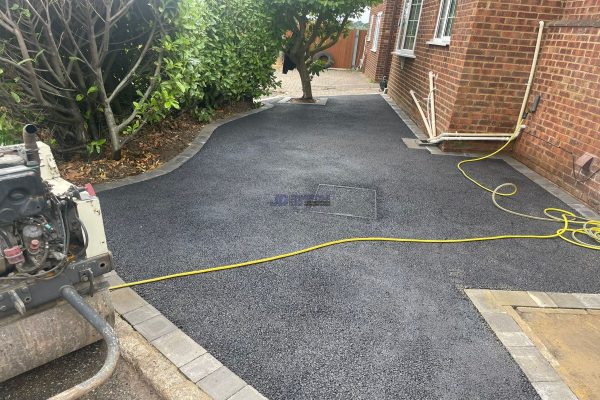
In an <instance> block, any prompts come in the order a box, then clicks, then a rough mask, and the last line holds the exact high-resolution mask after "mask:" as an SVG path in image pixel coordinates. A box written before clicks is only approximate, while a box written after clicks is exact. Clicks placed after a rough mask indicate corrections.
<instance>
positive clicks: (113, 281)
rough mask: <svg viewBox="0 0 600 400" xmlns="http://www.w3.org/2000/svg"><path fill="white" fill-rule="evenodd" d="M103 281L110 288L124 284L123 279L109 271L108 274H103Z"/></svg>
mask: <svg viewBox="0 0 600 400" xmlns="http://www.w3.org/2000/svg"><path fill="white" fill-rule="evenodd" d="M104 279H106V282H108V284H109V285H110V286H117V285H122V284H124V283H125V281H124V280H123V279H121V277H120V276H119V274H117V273H116V272H115V271H110V272H109V273H108V274H104Z"/></svg>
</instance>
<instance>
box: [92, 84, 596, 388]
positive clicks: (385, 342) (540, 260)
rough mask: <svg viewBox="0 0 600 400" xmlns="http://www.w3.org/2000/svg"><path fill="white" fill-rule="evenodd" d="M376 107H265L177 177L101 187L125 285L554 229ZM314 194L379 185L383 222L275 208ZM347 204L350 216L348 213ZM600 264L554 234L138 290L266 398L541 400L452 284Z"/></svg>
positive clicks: (533, 279) (343, 103)
mask: <svg viewBox="0 0 600 400" xmlns="http://www.w3.org/2000/svg"><path fill="white" fill-rule="evenodd" d="M403 137H413V136H412V134H411V133H410V132H409V131H408V129H407V128H406V126H405V125H404V124H403V122H402V121H401V120H400V119H399V118H398V117H397V116H396V114H395V113H394V112H393V110H392V109H391V108H390V107H389V106H388V105H387V103H386V102H385V101H384V99H382V98H381V97H380V96H377V95H374V96H350V97H332V98H330V99H329V102H328V103H327V106H325V107H321V106H311V105H297V104H276V105H275V106H274V108H272V109H270V110H267V111H264V112H261V113H258V114H255V115H252V116H250V117H247V118H243V119H240V120H237V121H234V122H232V123H229V124H227V125H224V126H222V127H221V128H219V129H218V130H217V131H215V133H214V134H213V136H212V137H211V138H210V140H209V141H208V142H207V144H206V145H205V146H204V147H203V148H202V150H201V151H200V152H199V153H198V154H197V155H196V156H195V157H194V158H192V159H191V160H190V161H188V162H187V163H185V164H184V165H183V166H182V167H181V168H179V169H177V170H176V171H174V172H172V173H170V174H168V175H165V176H162V177H159V178H156V179H152V180H150V181H146V182H142V183H139V184H135V185H131V186H126V187H122V188H118V189H115V190H111V191H107V192H102V193H100V198H101V203H102V207H103V211H104V217H105V226H106V230H107V237H108V238H109V246H110V248H111V250H112V251H113V252H114V255H115V260H116V265H117V270H118V272H119V274H120V275H121V277H123V279H125V280H126V281H132V280H139V279H144V278H149V277H154V276H159V275H164V274H170V273H175V272H180V271H188V270H192V269H198V268H206V267H211V266H216V265H222V264H228V263H234V262H240V261H246V260H251V259H255V258H260V257H266V256H270V255H275V254H279V253H283V252H288V251H293V250H297V249H301V248H304V247H307V246H311V245H315V244H318V243H321V242H325V241H329V240H335V239H339V238H346V237H355V236H391V237H418V238H460V237H473V236H489V235H498V234H516V233H521V234H550V233H554V232H555V231H556V230H557V229H558V228H559V226H558V225H557V224H554V223H549V222H543V221H533V220H528V219H523V218H519V217H516V216H512V215H509V214H506V213H504V212H502V211H500V210H498V209H497V208H495V207H494V205H493V204H492V201H491V199H490V196H489V194H488V193H485V192H483V191H481V190H480V189H478V188H476V187H475V186H474V185H473V184H471V183H470V182H468V181H466V180H465V179H464V178H463V177H462V175H461V174H460V172H459V171H458V170H457V169H456V168H455V164H456V162H457V161H459V160H460V158H458V157H453V156H434V155H431V154H429V152H427V151H424V150H410V149H407V148H406V146H405V145H404V144H403V142H402V140H401V139H402V138H403ZM467 168H468V169H469V170H470V171H473V174H474V175H475V176H476V177H478V178H479V179H481V180H482V181H483V182H486V183H488V184H489V185H498V184H500V183H504V182H514V183H516V184H518V185H519V188H520V194H519V196H518V197H517V198H515V199H509V200H505V203H504V204H507V205H509V206H510V207H512V208H514V209H517V210H520V211H522V212H529V213H541V210H542V209H543V208H545V207H551V206H554V207H557V206H558V207H565V206H564V204H562V203H561V202H560V201H559V200H557V199H556V198H554V197H553V196H552V195H550V194H549V193H547V192H545V191H544V190H543V189H542V188H540V187H538V186H537V185H535V184H534V183H533V182H531V181H529V180H528V179H527V178H526V177H524V176H522V175H520V174H519V173H518V172H516V171H515V170H513V169H512V168H511V167H509V166H508V165H506V164H505V163H504V162H503V161H486V162H484V163H479V164H477V165H469V166H467ZM319 184H329V185H343V186H352V187H361V188H367V189H375V190H376V191H377V219H376V220H374V219H364V218H351V217H344V216H337V215H327V214H321V213H315V212H310V210H309V209H305V208H304V207H302V206H273V205H271V202H272V201H273V200H274V199H275V196H276V195H277V194H292V195H308V194H313V193H315V191H316V189H317V186H318V185H319ZM355 206H356V204H353V207H355ZM597 268H598V253H595V252H593V251H590V250H585V249H581V248H576V247H574V246H571V245H569V244H567V243H565V242H563V241H561V240H543V241H542V240H529V241H516V240H511V241H498V242H486V243H473V244H459V245H439V244H435V245H427V244H394V243H359V244H356V243H355V244H344V245H341V246H336V247H331V248H327V249H323V250H319V251H317V252H313V253H309V254H305V255H302V256H299V257H295V258H291V259H285V260H281V261H278V262H274V263H271V264H263V265H259V266H252V267H247V268H242V269H236V270H232V271H225V272H218V273H213V274H205V275H200V276H195V277H188V278H182V279H176V280H170V281H163V282H159V283H154V284H150V285H145V286H140V287H137V288H136V290H137V291H138V292H139V293H140V294H141V295H142V296H143V297H144V298H146V300H148V301H149V302H150V303H152V304H153V305H154V306H155V307H156V308H158V309H159V310H160V311H161V312H163V313H164V314H165V316H166V317H167V318H169V319H170V320H171V321H173V322H174V323H175V324H176V325H178V326H179V327H181V328H182V329H183V330H184V331H185V332H186V333H187V334H188V335H189V336H190V337H192V338H193V339H195V340H197V341H198V342H199V343H200V344H201V345H202V346H204V347H205V348H206V349H207V350H208V351H209V352H210V353H211V354H213V355H214V356H215V357H217V358H218V359H219V360H220V361H221V362H223V364H225V365H226V366H228V367H229V368H230V369H231V370H232V371H234V372H235V373H236V374H238V375H239V376H240V377H241V378H243V379H244V380H246V381H247V382H248V383H249V384H251V385H252V386H254V387H255V388H256V389H257V390H259V391H260V392H261V393H263V394H264V395H265V396H267V397H269V398H270V399H286V400H290V399H348V398H352V399H404V398H406V399H465V398H510V399H535V398H537V394H536V393H535V391H534V389H533V388H532V386H531V385H530V384H529V382H528V381H527V379H526V378H525V376H524V375H523V373H522V372H521V370H520V368H519V367H518V366H517V364H516V363H515V362H514V361H513V360H512V359H511V357H510V355H509V354H508V352H507V351H506V350H505V349H504V348H503V346H502V345H501V344H500V343H499V342H498V341H497V340H496V338H495V336H494V334H493V333H492V332H491V330H490V329H489V327H488V326H487V325H486V323H485V321H484V320H483V319H482V318H481V317H480V315H479V314H478V312H477V311H476V309H475V308H474V307H473V305H472V304H471V303H470V301H469V300H468V299H467V297H466V296H465V294H464V292H463V290H462V289H463V288H465V287H472V288H493V289H518V290H540V291H566V292H569V291H577V292H598V291H599V290H600V282H599V280H598V275H597V273H598V272H597Z"/></svg>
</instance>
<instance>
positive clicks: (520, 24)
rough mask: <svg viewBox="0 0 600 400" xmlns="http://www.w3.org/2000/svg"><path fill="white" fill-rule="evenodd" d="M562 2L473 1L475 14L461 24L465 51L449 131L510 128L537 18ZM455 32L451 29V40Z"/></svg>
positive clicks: (554, 13) (556, 10) (549, 15)
mask: <svg viewBox="0 0 600 400" xmlns="http://www.w3.org/2000/svg"><path fill="white" fill-rule="evenodd" d="M561 4H562V1H561V0H545V1H543V2H537V1H523V0H503V1H479V2H477V6H476V10H475V18H474V20H471V21H469V25H468V26H467V27H466V29H467V31H468V34H467V35H466V37H465V40H466V41H467V42H466V45H465V46H466V53H465V59H464V63H463V69H462V71H461V77H460V82H459V84H458V86H459V89H458V94H457V96H456V102H455V104H454V111H453V115H452V120H451V122H450V126H449V130H450V131H462V132H486V133H488V132H491V133H496V132H500V133H508V132H512V131H513V130H514V129H515V126H516V122H517V118H518V114H519V110H520V108H521V104H522V102H523V95H524V94H525V88H526V84H527V79H528V77H529V71H530V69H531V62H532V60H533V52H534V49H535V43H536V39H537V29H538V21H540V20H546V21H547V20H549V19H557V18H558V17H559V16H560V14H561V11H562V8H561ZM459 17H460V16H459ZM453 33H454V32H453ZM455 38H456V37H455V36H454V34H453V35H452V41H454V39H455ZM451 46H452V45H451Z"/></svg>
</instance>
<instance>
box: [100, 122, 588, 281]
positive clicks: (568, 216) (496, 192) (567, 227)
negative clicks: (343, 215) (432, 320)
mask: <svg viewBox="0 0 600 400" xmlns="http://www.w3.org/2000/svg"><path fill="white" fill-rule="evenodd" d="M520 125H521V124H518V126H517V129H516V130H515V133H514V134H513V136H511V138H510V139H509V140H508V141H507V142H506V143H505V144H504V145H503V146H501V147H500V148H499V149H498V150H496V151H494V152H492V153H490V154H488V155H485V156H482V157H477V158H473V159H468V160H463V161H461V162H459V163H458V164H457V168H458V169H459V170H460V172H461V173H462V174H463V175H464V176H465V178H467V179H468V180H469V181H471V182H473V183H474V184H475V185H477V186H478V187H479V188H481V189H483V190H485V191H487V192H490V193H492V200H493V202H494V204H495V205H496V206H497V207H498V208H500V209H501V210H503V211H506V212H508V213H511V214H514V215H518V216H521V217H525V218H531V219H537V220H544V221H552V222H560V223H562V228H560V229H559V230H557V231H556V232H555V233H553V234H548V235H500V236H486V237H472V238H462V239H413V238H388V237H356V238H347V239H339V240H334V241H331V242H325V243H321V244H318V245H316V246H312V247H307V248H304V249H301V250H296V251H292V252H289V253H284V254H278V255H275V256H271V257H266V258H259V259H257V260H251V261H245V262H241V263H237V264H229V265H222V266H218V267H212V268H206V269H197V270H194V271H187V272H179V273H176V274H171V275H164V276H159V277H156V278H150V279H143V280H141V281H136V282H130V283H124V284H122V285H116V286H113V287H111V288H110V289H111V290H116V289H121V288H126V287H132V286H137V285H144V284H147V283H153V282H159V281H164V280H167V279H174V278H182V277H185V276H192V275H200V274H206V273H209V272H217V271H225V270H229V269H234V268H241V267H248V266H251V265H258V264H264V263H268V262H272V261H276V260H282V259H284V258H289V257H294V256H298V255H300V254H305V253H309V252H311V251H315V250H319V249H323V248H325V247H330V246H336V245H340V244H344V243H356V242H395V243H442V244H444V243H445V244H454V243H472V242H485V241H491V240H508V239H528V240H532V239H539V240H544V239H557V238H560V239H562V240H564V241H566V242H568V243H570V244H572V245H575V246H578V247H583V248H586V249H590V250H600V221H596V220H591V219H589V218H585V217H582V216H578V215H575V214H573V213H572V212H570V211H567V210H562V209H559V208H546V209H545V210H544V215H545V217H537V216H533V215H528V214H522V213H518V212H516V211H513V210H509V209H507V208H505V207H503V206H501V205H500V204H498V201H497V196H504V197H508V196H513V195H515V194H516V193H517V186H516V185H514V184H512V183H508V184H503V185H500V186H498V187H497V188H496V189H491V188H489V187H487V186H485V185H483V184H481V183H480V182H478V181H477V180H475V179H474V178H472V177H471V176H469V174H468V173H467V172H466V171H465V170H464V169H463V167H462V166H463V165H464V164H467V163H474V162H478V161H483V160H485V159H488V158H490V157H493V156H495V155H496V154H498V153H500V152H501V151H502V150H504V149H505V148H506V147H508V145H509V144H510V143H511V142H512V141H513V140H514V139H515V138H516V137H517V136H518V132H519V130H520ZM509 186H510V187H512V190H510V191H505V192H503V191H501V190H502V189H504V188H506V187H509ZM553 213H556V214H558V215H560V217H559V216H556V215H553ZM573 224H576V225H581V228H577V229H575V228H572V227H571V226H572V225H573ZM567 232H569V233H570V234H571V237H570V238H569V237H566V236H565V234H566V233H567ZM579 236H586V237H587V238H588V239H590V240H589V242H588V241H586V240H584V239H580V238H579ZM591 241H595V242H597V243H598V244H593V243H591Z"/></svg>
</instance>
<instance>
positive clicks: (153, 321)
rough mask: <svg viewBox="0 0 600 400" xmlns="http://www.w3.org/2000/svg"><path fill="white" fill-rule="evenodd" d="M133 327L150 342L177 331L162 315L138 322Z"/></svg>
mask: <svg viewBox="0 0 600 400" xmlns="http://www.w3.org/2000/svg"><path fill="white" fill-rule="evenodd" d="M133 327H134V328H135V330H136V331H138V332H139V333H141V334H142V336H144V337H145V338H146V339H147V340H148V341H150V342H151V341H153V340H154V339H158V338H159V337H161V336H163V335H166V334H167V333H169V332H172V331H174V330H176V329H177V327H176V326H175V325H174V324H173V323H172V322H171V321H169V320H168V319H167V318H165V317H164V316H163V315H157V316H155V317H152V318H150V319H148V320H146V321H144V322H140V323H139V324H136V325H134V326H133Z"/></svg>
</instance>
